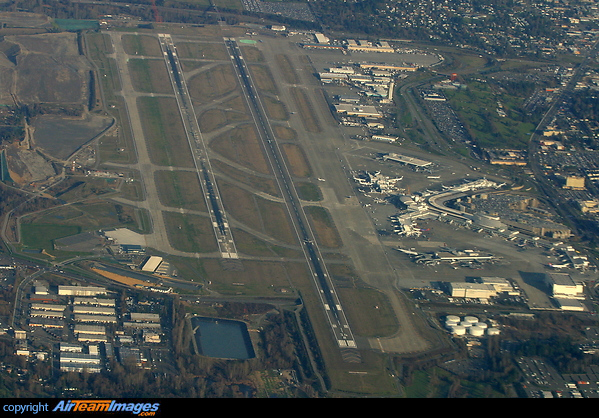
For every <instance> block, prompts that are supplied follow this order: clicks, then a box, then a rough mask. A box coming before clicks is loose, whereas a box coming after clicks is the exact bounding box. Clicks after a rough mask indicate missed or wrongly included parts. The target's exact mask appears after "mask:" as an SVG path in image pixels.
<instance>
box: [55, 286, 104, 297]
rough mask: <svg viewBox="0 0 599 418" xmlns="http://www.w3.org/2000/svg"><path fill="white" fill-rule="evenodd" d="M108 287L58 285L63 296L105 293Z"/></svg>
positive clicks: (59, 292)
mask: <svg viewBox="0 0 599 418" xmlns="http://www.w3.org/2000/svg"><path fill="white" fill-rule="evenodd" d="M106 293H107V292H106V288H104V287H97V286H58V294H59V295H61V296H98V295H105V294H106Z"/></svg>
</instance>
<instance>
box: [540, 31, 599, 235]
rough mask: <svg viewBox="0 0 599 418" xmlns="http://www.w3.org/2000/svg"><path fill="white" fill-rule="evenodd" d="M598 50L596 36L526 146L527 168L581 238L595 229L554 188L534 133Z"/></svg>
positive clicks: (566, 95) (549, 117)
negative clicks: (541, 162) (544, 166)
mask: <svg viewBox="0 0 599 418" xmlns="http://www.w3.org/2000/svg"><path fill="white" fill-rule="evenodd" d="M598 52H599V38H598V39H596V40H595V41H594V45H593V47H592V48H590V49H589V52H588V54H587V55H586V56H585V57H584V59H583V60H582V61H581V62H580V63H579V65H578V66H577V67H576V69H575V71H574V73H573V75H572V77H571V78H570V80H569V81H568V83H567V85H565V86H564V87H563V88H562V89H561V91H560V93H559V96H558V97H556V98H555V99H554V100H553V103H552V104H551V106H550V107H549V109H548V110H547V111H546V112H545V114H544V115H543V117H542V118H541V121H540V122H539V123H538V125H537V127H536V129H535V130H534V131H533V133H532V134H531V136H530V141H529V148H528V156H529V166H530V169H531V171H532V173H533V175H534V178H535V180H536V183H537V185H538V186H539V188H540V190H541V191H542V192H543V193H544V194H545V195H546V196H547V202H549V203H550V204H551V205H552V206H553V208H554V209H555V211H556V213H558V214H559V215H560V217H561V218H562V219H564V220H566V221H567V220H570V222H569V223H570V225H571V226H572V227H573V229H574V230H573V231H572V232H573V233H574V234H575V235H577V236H579V237H583V238H584V237H585V236H587V234H589V233H590V234H595V233H596V230H595V228H594V226H593V224H592V223H591V224H589V223H586V222H584V220H583V219H581V217H580V212H579V211H578V209H575V208H574V207H573V206H572V205H570V203H569V202H567V201H566V200H565V199H564V198H563V197H561V196H560V195H559V193H558V192H557V191H556V190H555V188H554V185H553V184H552V183H551V181H550V180H549V179H548V177H547V176H546V175H545V173H544V170H543V168H542V167H541V165H540V163H539V152H540V144H539V140H538V139H537V137H538V136H540V135H542V134H541V132H542V131H543V130H544V129H545V128H546V127H547V125H548V124H549V123H551V122H552V121H553V118H554V117H555V115H556V114H557V113H558V111H559V110H560V106H562V105H563V104H564V103H565V101H566V100H567V99H568V98H569V96H570V95H571V94H572V92H573V91H574V88H575V86H576V85H577V83H578V82H579V81H580V80H581V79H582V77H583V76H584V73H585V71H586V70H587V68H588V63H589V61H591V60H592V59H594V58H596V57H597V54H598Z"/></svg>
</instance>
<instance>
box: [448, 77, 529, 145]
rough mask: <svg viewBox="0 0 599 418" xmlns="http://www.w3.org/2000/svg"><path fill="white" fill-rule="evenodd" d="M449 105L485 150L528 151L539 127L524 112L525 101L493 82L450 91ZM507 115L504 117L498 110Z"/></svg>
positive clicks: (472, 82)
mask: <svg viewBox="0 0 599 418" xmlns="http://www.w3.org/2000/svg"><path fill="white" fill-rule="evenodd" d="M446 96H447V98H448V101H449V103H450V104H451V106H452V108H453V109H454V110H455V111H456V113H457V114H458V115H459V117H460V119H461V120H462V122H463V123H464V125H465V126H466V128H467V129H468V130H469V131H470V133H471V135H472V136H473V137H474V138H475V139H476V141H477V144H478V145H479V146H480V147H482V148H504V149H505V148H512V149H524V148H526V147H527V146H528V140H529V138H530V134H531V133H532V132H533V130H534V127H535V125H534V124H533V123H531V122H529V121H527V118H526V116H525V115H524V114H523V112H522V110H521V106H522V103H523V99H522V98H519V97H514V96H510V95H508V94H505V93H502V92H499V91H496V90H495V89H493V88H492V86H490V85H489V83H481V82H478V81H471V82H468V88H467V89H463V90H453V91H452V90H448V91H447V92H446ZM500 108H501V109H502V110H503V111H504V112H505V116H504V117H502V116H500V114H499V112H498V109H500Z"/></svg>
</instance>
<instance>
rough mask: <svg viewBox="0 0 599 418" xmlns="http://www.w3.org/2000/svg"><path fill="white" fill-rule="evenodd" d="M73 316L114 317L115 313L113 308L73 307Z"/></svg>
mask: <svg viewBox="0 0 599 418" xmlns="http://www.w3.org/2000/svg"><path fill="white" fill-rule="evenodd" d="M73 313H74V314H84V315H109V316H115V315H116V311H115V309H114V308H111V307H105V306H87V305H75V306H73Z"/></svg>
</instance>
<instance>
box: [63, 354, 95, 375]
mask: <svg viewBox="0 0 599 418" xmlns="http://www.w3.org/2000/svg"><path fill="white" fill-rule="evenodd" d="M101 370H102V367H101V364H100V356H99V355H98V354H87V353H81V352H73V351H65V352H61V353H60V371H63V372H83V371H87V372H88V373H99V372H100V371H101Z"/></svg>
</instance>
